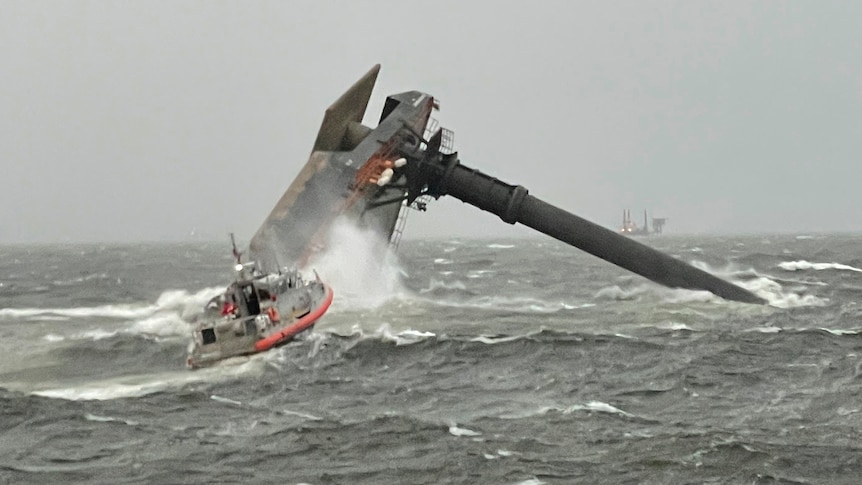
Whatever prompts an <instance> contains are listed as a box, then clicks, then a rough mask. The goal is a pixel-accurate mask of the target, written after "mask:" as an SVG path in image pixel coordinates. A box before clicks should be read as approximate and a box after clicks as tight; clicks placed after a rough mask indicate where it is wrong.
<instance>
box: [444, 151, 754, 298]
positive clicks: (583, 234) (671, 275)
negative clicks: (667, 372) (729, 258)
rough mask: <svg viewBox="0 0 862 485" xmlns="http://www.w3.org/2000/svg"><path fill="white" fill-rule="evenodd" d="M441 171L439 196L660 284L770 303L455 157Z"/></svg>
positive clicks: (725, 296)
mask: <svg viewBox="0 0 862 485" xmlns="http://www.w3.org/2000/svg"><path fill="white" fill-rule="evenodd" d="M435 172H436V174H435V175H436V176H437V177H438V180H437V181H436V182H437V183H434V184H433V186H434V187H435V192H437V194H436V195H451V196H452V197H455V198H457V199H460V200H462V201H464V202H466V203H468V204H470V205H473V206H476V207H478V208H479V209H482V210H485V211H488V212H491V213H492V214H496V215H498V216H500V218H501V219H503V221H505V222H508V223H509V224H514V223H516V222H520V223H521V224H524V225H525V226H528V227H531V228H533V229H535V230H537V231H539V232H541V233H543V234H547V235H548V236H551V237H553V238H555V239H558V240H560V241H563V242H565V243H567V244H570V245H572V246H575V247H577V248H579V249H582V250H584V251H586V252H588V253H590V254H592V255H594V256H597V257H599V258H601V259H604V260H605V261H608V262H611V263H613V264H616V265H617V266H620V267H622V268H625V269H627V270H629V271H632V272H634V273H637V274H639V275H641V276H644V277H646V278H648V279H650V280H652V281H655V282H656V283H660V284H662V285H665V286H669V287H672V288H686V289H690V290H706V291H710V292H712V293H714V294H716V295H718V296H720V297H722V298H725V299H728V300H735V301H740V302H744V303H758V304H762V303H766V302H765V301H764V300H763V299H762V298H760V297H758V296H757V295H755V294H754V293H751V292H750V291H748V290H746V289H744V288H741V287H739V286H736V285H734V284H732V283H729V282H727V281H725V280H722V279H721V278H718V277H716V276H714V275H711V274H709V273H707V272H705V271H702V270H699V269H697V268H695V267H693V266H691V265H689V264H687V263H685V262H683V261H680V260H678V259H675V258H673V257H671V256H668V255H667V254H664V253H662V252H660V251H657V250H655V249H653V248H651V247H649V246H647V245H645V244H641V243H639V242H637V241H635V240H633V239H630V238H628V237H626V236H622V235H620V234H617V233H616V232H614V231H611V230H609V229H606V228H604V227H602V226H599V225H598V224H595V223H593V222H590V221H588V220H586V219H583V218H581V217H578V216H576V215H574V214H571V213H569V212H567V211H565V210H563V209H560V208H559V207H555V206H553V205H551V204H548V203H547V202H544V201H542V200H540V199H537V198H536V197H533V196H532V195H529V194H528V193H527V189H525V188H524V187H521V186H514V185H509V184H506V183H504V182H501V181H499V180H497V179H496V178H493V177H490V176H488V175H486V174H484V173H482V172H479V171H478V170H474V169H471V168H469V167H465V166H463V165H461V164H460V163H459V162H458V160H457V158H455V157H454V156H450V157H449V160H447V161H445V162H442V163H440V165H438V170H436V171H435ZM429 185H431V184H429Z"/></svg>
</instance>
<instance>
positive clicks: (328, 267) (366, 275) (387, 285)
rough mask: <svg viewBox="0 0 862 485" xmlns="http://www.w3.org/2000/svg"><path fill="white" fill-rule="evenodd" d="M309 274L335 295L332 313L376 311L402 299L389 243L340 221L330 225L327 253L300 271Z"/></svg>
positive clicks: (396, 267) (400, 286) (340, 219)
mask: <svg viewBox="0 0 862 485" xmlns="http://www.w3.org/2000/svg"><path fill="white" fill-rule="evenodd" d="M311 270H314V271H317V273H318V274H319V275H320V278H321V279H322V280H323V281H324V282H326V283H327V284H329V285H330V286H331V287H332V289H333V291H334V292H335V299H334V300H333V303H332V309H333V310H336V311H338V310H340V309H347V308H350V309H357V308H376V307H379V306H381V305H383V304H384V303H386V302H387V301H389V300H390V299H392V298H394V297H397V296H399V295H402V294H403V293H404V291H405V290H404V287H403V285H402V284H401V275H402V273H403V272H402V270H401V268H400V267H399V265H398V259H397V257H396V256H395V254H394V253H393V252H392V251H391V250H390V249H389V242H388V241H386V240H384V239H382V238H381V237H380V235H379V234H377V233H376V232H374V231H373V230H370V229H362V228H359V227H357V226H356V225H355V224H353V223H352V222H350V221H349V220H347V219H346V218H339V219H337V220H336V221H335V223H334V224H333V225H332V229H331V230H330V232H329V238H328V243H327V247H326V249H324V250H323V251H322V252H321V253H319V254H317V255H315V256H314V257H313V258H312V260H311V261H310V262H309V263H308V265H307V267H306V268H304V269H303V273H304V274H305V276H306V278H309V277H312V276H311Z"/></svg>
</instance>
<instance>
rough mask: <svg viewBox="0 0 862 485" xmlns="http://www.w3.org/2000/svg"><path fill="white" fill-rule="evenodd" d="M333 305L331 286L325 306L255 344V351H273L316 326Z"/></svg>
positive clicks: (327, 289)
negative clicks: (286, 341) (283, 342)
mask: <svg viewBox="0 0 862 485" xmlns="http://www.w3.org/2000/svg"><path fill="white" fill-rule="evenodd" d="M331 304H332V288H330V287H329V286H327V287H326V299H325V300H324V301H323V304H322V305H320V306H319V307H317V308H316V309H315V310H314V311H312V312H310V313H308V314H306V315H305V316H304V317H302V318H300V319H299V320H297V321H296V322H295V323H293V324H292V325H291V326H289V327H287V328H285V329H284V330H282V331H280V332H277V333H274V334H272V335H270V336H269V337H267V338H265V339H262V340H258V341H257V342H256V343H255V344H254V350H256V351H258V352H262V351H264V350H268V349H271V348H272V347H273V346H275V345H276V344H278V343H279V342H281V341H283V340H285V339H288V338H290V337H293V336H294V335H296V334H298V333H299V332H302V331H303V330H305V329H307V328H308V327H310V326H312V325H314V322H316V321H317V319H318V318H320V317H321V316H323V314H324V313H326V310H328V309H329V305H331Z"/></svg>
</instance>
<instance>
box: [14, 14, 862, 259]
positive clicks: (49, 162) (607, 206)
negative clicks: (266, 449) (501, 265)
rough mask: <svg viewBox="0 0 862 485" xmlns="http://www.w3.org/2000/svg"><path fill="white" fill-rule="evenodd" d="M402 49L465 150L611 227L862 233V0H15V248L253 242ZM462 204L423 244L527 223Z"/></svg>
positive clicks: (452, 204)
mask: <svg viewBox="0 0 862 485" xmlns="http://www.w3.org/2000/svg"><path fill="white" fill-rule="evenodd" d="M375 63H381V64H382V70H381V73H380V77H379V78H378V82H377V86H376V88H375V91H374V94H373V96H372V101H371V106H370V109H369V112H368V116H367V117H366V124H369V125H372V126H373V125H374V124H375V120H376V119H377V117H378V116H379V111H380V108H381V107H382V103H383V100H384V99H385V97H386V95H388V94H392V93H396V92H402V91H408V90H413V89H418V90H422V91H425V92H428V93H430V94H432V95H434V96H435V97H437V98H438V99H439V100H440V102H441V112H440V113H439V116H438V118H439V119H440V121H441V124H443V125H444V126H447V127H449V128H452V129H454V130H455V141H456V148H457V149H458V151H459V153H460V157H461V160H462V162H463V163H465V164H466V165H469V166H471V167H474V168H478V169H480V170H482V171H484V172H486V173H488V174H490V175H493V176H496V177H498V178H500V179H502V180H504V181H506V182H509V183H513V184H521V185H524V186H525V187H527V188H528V189H529V190H530V192H531V193H532V194H533V195H535V196H537V197H540V198H543V199H545V200H546V201H548V202H550V203H553V204H556V205H558V206H560V207H562V208H564V209H567V210H569V211H571V212H574V213H575V214H578V215H581V216H582V217H586V218H588V219H590V220H593V221H595V222H597V223H599V224H602V225H605V226H608V227H613V228H615V227H616V226H617V225H619V223H620V219H621V213H622V210H623V209H624V208H630V209H631V210H632V212H633V214H634V215H635V219H636V220H640V218H641V217H642V211H643V210H644V209H647V210H649V211H650V213H651V215H653V214H654V215H656V216H665V217H668V218H669V219H670V221H669V223H668V226H667V228H666V231H667V232H670V233H752V232H754V233H759V232H775V231H780V232H821V231H862V2H858V1H847V2H832V1H810V2H809V1H805V2H803V1H796V2H790V1H781V2H750V1H716V2H695V1H680V2H671V1H631V2H605V1H602V2H577V1H571V0H567V1H560V2H551V1H544V2H517V3H516V2H490V1H476V2H465V1H451V2H447V1H434V2H429V1H422V2H405V1H391V2H384V1H329V2H324V1H304V2H298V1H277V2H244V1H243V2H239V1H237V2H212V1H208V2H181V1H165V2H156V1H140V2H102V1H98V2H95V1H94V2H85V1H75V2H72V1H54V2H50V1H41V2H31V1H20V2H17V1H8V0H0V100H2V101H0V106H2V111H0V113H2V115H0V175H2V182H3V183H2V187H0V242H62V241H139V240H185V239H190V238H192V237H193V236H192V234H194V235H195V236H194V237H196V238H205V239H221V238H226V234H227V233H229V232H235V233H237V235H238V237H240V239H242V240H247V239H248V238H249V237H251V235H252V234H253V233H254V231H255V230H256V229H257V227H258V226H259V225H260V223H261V222H262V221H263V219H264V218H265V217H266V216H267V214H268V213H269V211H270V209H271V208H272V206H273V205H274V204H275V202H276V201H277V200H278V198H279V197H280V196H281V194H282V192H283V191H284V190H285V189H286V188H287V186H288V185H289V184H290V182H291V180H292V179H293V177H294V176H295V175H296V173H297V172H298V171H299V169H300V168H301V167H302V165H303V164H304V163H305V161H306V159H307V157H308V154H309V151H310V149H311V145H312V142H313V140H314V137H315V135H316V133H317V129H318V128H319V126H320V121H321V119H322V116H323V112H324V110H325V109H326V107H327V106H329V104H330V103H331V102H332V101H334V100H335V99H336V98H337V97H338V96H339V95H340V94H341V93H342V92H343V91H344V90H345V89H347V87H349V86H350V85H351V84H352V83H353V82H354V81H355V80H356V79H357V78H358V77H359V76H361V75H362V74H363V73H364V72H365V71H367V70H368V69H369V68H370V67H371V66H372V65H374V64H375ZM528 233H529V230H528V229H525V228H520V229H519V228H511V227H509V226H508V225H506V224H504V223H503V222H502V221H500V220H499V219H498V218H496V217H495V216H492V215H490V214H487V213H483V212H481V211H479V210H477V209H474V208H472V207H470V206H466V205H464V204H462V203H461V202H459V201H457V200H454V199H452V200H441V201H438V202H437V203H435V204H433V205H431V206H430V208H429V212H428V213H424V214H418V213H416V214H411V215H410V219H409V222H408V226H407V234H406V236H407V237H425V236H446V235H455V236H464V235H499V236H522V235H527V234H528Z"/></svg>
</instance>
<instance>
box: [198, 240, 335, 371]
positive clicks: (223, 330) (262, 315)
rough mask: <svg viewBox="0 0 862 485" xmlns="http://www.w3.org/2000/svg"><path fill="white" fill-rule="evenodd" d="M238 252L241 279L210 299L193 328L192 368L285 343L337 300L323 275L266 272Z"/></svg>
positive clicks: (309, 327)
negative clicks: (309, 278)
mask: <svg viewBox="0 0 862 485" xmlns="http://www.w3.org/2000/svg"><path fill="white" fill-rule="evenodd" d="M235 254H237V264H236V267H235V268H234V269H235V271H236V280H235V281H234V282H233V283H231V284H230V286H228V287H227V289H225V291H224V292H223V293H222V294H220V295H218V296H216V297H214V298H213V299H211V300H210V301H209V302H208V303H207V305H206V306H205V308H204V313H203V315H202V316H201V317H200V319H199V321H198V324H197V326H196V328H195V330H194V332H193V339H192V343H191V345H190V348H189V357H188V360H187V364H188V366H189V367H191V368H198V367H203V366H207V365H211V364H213V363H215V362H218V361H220V360H223V359H226V358H229V357H234V356H240V355H249V354H255V353H258V352H264V351H266V350H269V349H271V348H273V347H276V346H279V345H283V344H285V343H287V342H289V341H290V340H292V339H293V338H294V337H296V336H297V335H299V334H300V333H302V332H305V331H307V330H310V329H311V328H313V327H314V324H315V323H316V322H317V320H318V319H319V318H320V317H321V316H322V315H323V314H324V313H326V310H328V309H329V306H330V304H331V303H332V289H331V288H330V287H329V286H327V285H325V284H324V283H323V282H322V281H321V280H320V278H319V277H318V276H317V275H315V280H314V281H304V280H303V278H302V275H301V274H300V273H299V271H297V270H282V271H279V272H277V273H262V272H260V271H258V270H257V268H256V264H255V263H253V262H250V263H241V262H240V261H239V256H238V253H236V251H235Z"/></svg>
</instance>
